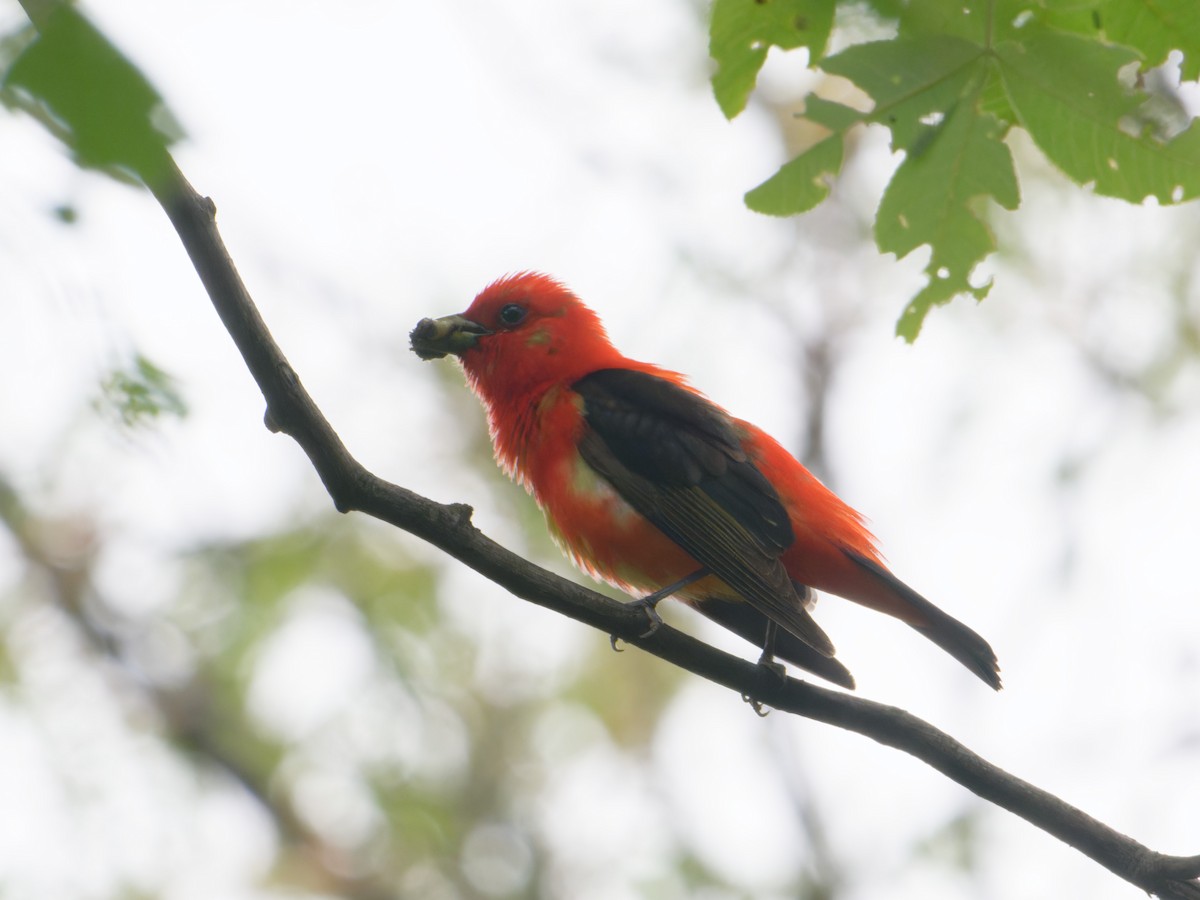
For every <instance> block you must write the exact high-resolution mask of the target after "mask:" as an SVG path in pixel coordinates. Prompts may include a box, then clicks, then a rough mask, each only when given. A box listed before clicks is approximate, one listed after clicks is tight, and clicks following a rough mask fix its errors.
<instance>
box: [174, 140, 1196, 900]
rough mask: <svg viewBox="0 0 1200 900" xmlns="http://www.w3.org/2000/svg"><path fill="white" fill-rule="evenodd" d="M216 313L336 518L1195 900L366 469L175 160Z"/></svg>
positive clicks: (970, 763) (904, 742) (1109, 847)
mask: <svg viewBox="0 0 1200 900" xmlns="http://www.w3.org/2000/svg"><path fill="white" fill-rule="evenodd" d="M152 190H153V191H154V195H155V197H156V198H157V199H158V201H159V203H160V204H161V205H162V207H163V209H164V210H165V211H166V213H167V215H168V217H169V218H170V219H171V222H172V224H173V225H174V226H175V229H176V231H177V232H178V233H179V236H180V239H181V240H182V241H183V245H184V248H185V249H186V250H187V253H188V256H189V257H190V258H191V260H192V262H193V264H194V265H195V267H196V271H197V272H198V273H199V275H200V278H201V280H202V281H203V283H204V286H205V288H206V289H207V291H208V294H209V296H210V298H211V299H212V302H213V305H214V306H215V307H216V310H217V313H218V315H220V317H221V320H222V322H224V323H225V327H226V328H227V329H228V331H229V333H230V335H231V336H232V338H233V340H234V343H235V344H236V345H237V347H238V349H239V351H241V354H242V356H243V358H244V359H245V361H246V365H247V366H248V367H249V369H250V372H251V374H252V375H253V376H254V379H255V381H256V382H257V383H258V386H259V388H260V389H261V390H262V392H263V396H264V397H265V398H266V401H267V424H268V427H270V428H271V429H272V430H274V431H282V432H284V433H285V434H287V435H289V436H291V437H292V438H293V439H295V440H296V442H297V443H299V444H300V446H301V447H302V448H303V450H304V452H305V453H306V454H307V455H308V457H309V459H310V460H311V461H312V464H313V466H314V467H315V468H316V470H317V474H318V475H319V476H320V478H321V481H322V482H323V483H324V485H325V487H326V489H327V490H328V491H329V494H330V496H331V497H332V498H333V502H334V505H335V506H336V507H337V509H338V510H339V511H341V512H349V511H351V510H357V511H360V512H364V513H367V514H368V515H371V516H374V517H376V518H379V519H382V520H383V521H386V522H390V523H391V524H393V525H395V526H397V527H398V528H402V529H404V530H405V531H408V532H410V533H412V534H414V535H416V536H417V537H420V538H422V539H424V540H426V541H428V542H429V543H431V544H433V545H435V546H436V547H438V548H440V549H442V550H444V551H445V552H446V553H448V554H449V555H450V556H453V557H454V558H455V559H457V560H459V561H460V562H463V563H465V564H466V565H468V566H470V567H471V568H472V569H474V570H475V571H477V572H479V573H480V574H482V575H484V576H485V577H487V578H489V579H491V580H492V581H494V582H496V583H497V584H499V585H501V586H502V587H504V588H506V589H507V590H509V591H511V592H512V593H513V594H515V595H516V596H518V597H521V598H522V599H524V600H528V601H530V602H532V603H536V604H538V605H539V606H544V607H546V608H547V609H552V610H554V611H556V612H559V613H562V614H563V615H566V616H570V617H571V618H573V619H576V620H577V621H580V622H583V623H585V624H587V625H591V626H592V627H594V628H597V629H599V630H600V631H602V632H604V633H606V634H614V635H617V636H618V637H620V638H621V639H622V640H624V641H626V642H628V643H631V644H635V645H636V646H638V647H640V648H642V649H643V650H645V651H647V652H648V653H652V654H654V655H655V656H657V657H659V658H661V659H663V660H666V661H667V662H670V663H673V664H674V665H677V666H680V667H681V668H684V669H686V670H688V671H689V672H692V673H694V674H696V675H699V676H701V677H703V678H707V679H708V680H710V681H713V682H715V683H717V684H720V685H723V686H725V687H727V688H729V689H730V690H732V691H734V692H736V693H738V694H741V695H743V696H744V697H747V698H752V699H753V700H755V701H758V702H761V703H763V704H766V705H768V706H770V707H773V708H774V709H777V710H781V711H785V712H790V713H794V714H796V715H799V716H804V717H806V718H810V719H815V720H817V721H820V722H825V723H827V724H830V725H836V726H838V727H839V728H845V729H847V730H849V731H855V732H858V733H859V734H862V735H865V736H867V737H869V738H871V739H873V740H875V741H878V742H879V743H881V744H885V745H887V746H889V747H895V748H897V749H899V750H903V751H904V752H906V753H909V754H911V755H913V756H915V757H917V758H918V759H920V760H922V761H924V762H925V763H927V764H928V765H930V766H932V767H933V768H935V769H937V770H938V771H939V772H941V773H942V774H944V775H946V776H947V777H948V778H951V779H953V780H954V781H957V782H958V783H959V784H961V785H962V786H963V787H965V788H967V789H968V790H970V791H973V792H974V793H976V794H978V795H979V796H980V797H982V798H984V799H985V800H989V801H991V802H992V803H995V804H996V805H997V806H1001V807H1003V808H1004V809H1007V810H1009V811H1010V812H1013V813H1015V814H1016V815H1018V816H1020V817H1022V818H1023V819H1025V820H1027V821H1028V822H1030V823H1032V824H1033V825H1035V826H1037V827H1038V828H1041V829H1042V830H1044V831H1046V832H1047V833H1049V834H1051V835H1053V836H1054V837H1056V838H1058V839H1059V840H1061V841H1064V842H1065V843H1067V844H1069V845H1070V846H1072V847H1075V848H1076V849H1077V850H1079V851H1080V852H1081V853H1083V854H1085V855H1086V856H1088V857H1090V858H1091V859H1093V860H1095V861H1096V862H1098V863H1099V864H1100V865H1102V866H1104V867H1105V868H1107V869H1108V870H1110V871H1111V872H1113V873H1114V874H1116V875H1118V876H1120V877H1121V878H1123V879H1125V880H1126V881H1128V882H1130V883H1131V884H1134V885H1137V886H1138V887H1139V888H1142V889H1143V890H1145V891H1147V892H1148V893H1150V894H1152V895H1155V896H1158V897H1163V898H1185V900H1200V880H1198V879H1200V856H1194V857H1179V856H1167V855H1165V854H1161V853H1156V852H1154V851H1152V850H1150V849H1149V848H1147V847H1145V846H1144V845H1142V844H1140V843H1138V842H1137V841H1134V840H1133V839H1131V838H1129V837H1126V836H1125V835H1123V834H1120V833H1119V832H1117V831H1115V830H1114V829H1112V828H1110V827H1108V826H1107V825H1105V824H1104V823H1102V822H1099V821H1097V820H1096V819H1094V818H1092V817H1091V816H1089V815H1087V814H1086V813H1084V812H1082V811H1080V810H1078V809H1076V808H1075V807H1073V806H1070V805H1069V804H1067V803H1065V802H1063V801H1062V800H1060V799H1059V798H1058V797H1056V796H1054V795H1053V794H1050V793H1048V792H1046V791H1044V790H1042V789H1040V788H1037V787H1035V786H1034V785H1032V784H1030V783H1028V782H1026V781H1023V780H1021V779H1019V778H1017V777H1015V776H1013V775H1010V774H1009V773H1008V772H1005V771H1004V770H1003V769H1000V768H998V767H997V766H995V765H992V764H991V763H989V762H988V761H987V760H985V759H983V758H982V757H980V756H979V755H977V754H976V753H974V752H972V751H971V750H969V749H968V748H966V747H965V746H963V745H962V744H960V743H959V742H958V741H956V740H954V739H953V738H952V737H950V736H949V735H947V734H945V733H944V732H942V731H940V730H938V729H937V728H935V727H934V726H932V725H930V724H929V723H928V722H925V721H923V720H922V719H919V718H917V717H916V716H913V715H911V714H910V713H908V712H905V711H904V710H902V709H897V708H895V707H891V706H885V705H883V704H880V703H875V702H872V701H870V700H864V699H862V698H860V697H855V696H852V695H849V694H843V693H839V692H837V691H833V690H829V689H826V688H822V687H818V686H816V685H812V684H809V683H807V682H804V681H800V680H797V679H794V678H786V679H783V680H781V679H780V678H779V677H778V675H777V674H776V673H775V672H772V671H769V670H768V669H767V668H765V667H763V666H758V665H755V664H752V663H749V662H746V661H745V660H742V659H739V658H738V657H735V656H732V655H730V654H728V653H724V652H722V651H720V650H717V649H715V648H713V647H711V646H709V645H707V644H704V643H703V642H701V641H698V640H696V639H695V638H692V637H689V636H688V635H686V634H684V633H682V632H680V631H678V630H676V629H674V628H671V627H670V626H667V625H664V626H663V627H661V628H659V629H658V630H657V631H655V632H654V633H653V634H652V635H651V636H649V637H641V636H640V634H641V632H643V631H644V629H645V617H644V615H643V614H642V613H641V612H640V611H638V610H634V609H630V608H627V607H626V606H625V605H624V604H622V603H619V602H617V601H615V600H611V599H609V598H607V597H605V596H603V595H602V594H598V593H596V592H595V591H591V590H588V589H587V588H584V587H582V586H580V585H578V584H575V583H573V582H570V581H567V580H565V579H563V578H560V577H558V576H556V575H553V574H551V573H550V572H547V571H545V570H544V569H541V568H539V567H537V566H535V565H533V564H532V563H530V562H528V561H527V560H525V559H522V558H521V557H519V556H517V555H516V554H514V553H511V552H510V551H508V550H506V549H504V548H503V547H501V546H500V545H499V544H497V543H495V542H494V541H492V540H490V539H489V538H487V537H486V536H485V535H484V534H482V533H481V532H480V531H479V530H478V529H477V528H475V527H474V526H473V525H472V524H471V508H470V507H468V506H465V505H463V504H451V505H443V504H440V503H436V502H434V501H432V500H429V499H427V498H425V497H422V496H419V495H417V494H414V493H413V492H411V491H408V490H405V489H404V488H402V487H399V486H397V485H394V484H390V483H388V482H386V481H384V480H383V479H381V478H378V477H377V476H375V475H373V474H372V473H370V472H369V471H367V470H366V469H365V468H364V467H363V466H362V465H361V464H360V463H359V462H358V461H357V460H355V459H354V457H353V456H351V455H350V452H349V451H348V450H347V449H346V447H345V445H344V444H343V443H342V442H341V439H340V438H339V437H338V436H337V434H336V433H335V432H334V430H333V428H332V426H331V425H330V424H329V422H328V420H326V419H325V417H324V415H322V413H321V411H320V410H319V409H318V408H317V406H316V405H315V404H314V403H313V401H312V398H311V397H310V396H309V395H308V393H307V391H305V389H304V387H303V385H302V384H301V383H300V379H299V377H298V376H297V375H296V373H295V371H294V370H293V369H292V367H291V365H289V363H288V361H287V359H286V358H285V357H284V355H283V353H282V351H281V350H280V349H279V347H278V345H277V344H276V343H275V341H274V339H273V338H272V337H271V334H270V332H269V331H268V329H267V326H266V323H265V322H264V321H263V319H262V317H261V316H260V315H259V313H258V310H257V309H256V307H255V306H254V303H253V301H252V300H251V298H250V295H249V293H248V292H247V290H246V287H245V285H244V284H243V283H242V281H241V278H240V277H239V276H238V273H237V270H236V268H235V267H234V265H233V263H232V261H231V260H230V258H229V254H228V252H227V251H226V249H225V246H224V244H223V242H222V241H221V237H220V234H219V233H218V231H217V227H216V219H215V214H216V208H215V206H214V204H213V203H212V201H211V200H209V199H207V198H204V197H201V196H200V195H198V194H197V193H196V192H195V191H194V190H193V189H192V187H191V185H190V184H188V182H187V180H186V179H185V178H184V177H183V175H182V174H181V173H180V172H179V170H178V169H177V168H176V167H175V165H174V163H173V162H172V163H171V164H170V166H169V174H168V177H167V178H166V179H164V180H163V181H162V182H161V183H159V184H157V185H154V186H153V187H152Z"/></svg>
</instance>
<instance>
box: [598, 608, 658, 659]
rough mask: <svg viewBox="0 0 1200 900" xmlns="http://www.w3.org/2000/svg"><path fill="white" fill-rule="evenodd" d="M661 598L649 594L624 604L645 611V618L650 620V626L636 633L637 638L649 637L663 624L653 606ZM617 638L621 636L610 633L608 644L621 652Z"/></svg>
mask: <svg viewBox="0 0 1200 900" xmlns="http://www.w3.org/2000/svg"><path fill="white" fill-rule="evenodd" d="M661 599H662V597H660V596H656V595H654V594H651V595H650V596H649V597H642V598H641V599H639V600H631V601H629V603H627V604H626V606H630V607H634V608H638V609H641V610H642V611H643V612H645V614H646V618H647V619H649V620H650V627H649V628H647V629H646V630H645V631H643V632H642V633H641V634H639V635H638V639H639V640H645V639H646V638H648V637H651V636H652V635H653V634H654V633H655V632H656V631H658V629H659V628H661V627H662V626H663V620H662V616H660V615H659V614H658V610H656V609H655V608H654V607H656V606H658V601H659V600H661ZM619 640H621V636H620V635H619V634H610V635H609V636H608V643H609V646H611V647H612V648H613V650H615V651H616V652H617V653H621V652H623V651H622V650H621V648H620V647H618V646H617V641H619Z"/></svg>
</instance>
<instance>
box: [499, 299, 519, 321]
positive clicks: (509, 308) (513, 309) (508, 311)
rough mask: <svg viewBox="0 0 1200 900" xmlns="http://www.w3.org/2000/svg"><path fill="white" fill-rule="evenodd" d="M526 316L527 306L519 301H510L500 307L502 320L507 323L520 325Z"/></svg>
mask: <svg viewBox="0 0 1200 900" xmlns="http://www.w3.org/2000/svg"><path fill="white" fill-rule="evenodd" d="M524 318H525V307H523V306H521V305H520V304H519V303H509V304H507V305H506V306H504V307H502V308H501V309H500V321H501V322H502V323H503V324H505V325H520V324H521V320H522V319H524Z"/></svg>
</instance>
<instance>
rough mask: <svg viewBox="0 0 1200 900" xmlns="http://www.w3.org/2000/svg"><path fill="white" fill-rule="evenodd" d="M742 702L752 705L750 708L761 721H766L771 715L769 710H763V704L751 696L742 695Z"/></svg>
mask: <svg viewBox="0 0 1200 900" xmlns="http://www.w3.org/2000/svg"><path fill="white" fill-rule="evenodd" d="M742 700H743V701H744V702H746V703H749V704H750V708H751V709H752V710H754V714H755V715H756V716H758V717H759V718H760V719H765V718H766V717H767V716H769V715H770V714H771V711H770V710H769V709H763V702H762V701H761V700H759V699H758V698H757V697H751V696H750V695H749V694H742Z"/></svg>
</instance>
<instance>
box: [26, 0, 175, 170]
mask: <svg viewBox="0 0 1200 900" xmlns="http://www.w3.org/2000/svg"><path fill="white" fill-rule="evenodd" d="M4 86H5V88H6V90H7V92H9V93H10V94H15V95H16V96H17V98H18V99H19V100H20V101H21V102H22V105H23V106H25V107H26V108H27V109H30V111H32V112H35V113H36V112H39V111H44V112H45V115H44V116H43V120H44V121H47V124H48V125H49V126H50V127H51V128H52V130H54V131H55V132H56V134H58V136H59V137H61V138H62V139H63V140H64V141H65V142H66V143H67V144H68V146H70V147H71V149H72V151H73V152H74V154H75V157H76V159H77V160H78V162H79V163H80V164H81V165H85V166H94V167H97V168H102V169H115V170H118V171H124V172H129V173H134V174H136V175H138V176H139V177H141V178H142V179H143V180H144V181H152V180H154V179H156V178H157V177H158V174H159V173H160V172H161V170H162V167H163V166H164V165H165V164H166V160H167V157H166V152H165V150H166V148H167V146H168V145H169V144H170V143H172V142H173V141H175V140H177V139H178V138H179V137H180V136H181V134H180V130H179V128H178V125H177V124H176V123H175V121H174V119H173V118H172V117H171V116H170V114H169V112H168V111H167V109H166V107H165V105H164V103H163V101H162V98H161V97H160V96H159V94H158V92H157V91H156V90H155V89H154V88H153V87H152V86H151V84H150V82H149V81H147V80H146V78H145V76H144V75H142V73H141V72H140V71H138V69H137V68H136V67H135V66H134V65H133V64H132V63H131V62H129V60H127V59H126V58H125V57H124V56H122V55H121V53H120V51H118V50H117V49H116V48H115V47H114V46H113V45H112V44H110V43H109V42H108V40H107V39H106V38H105V37H104V36H103V35H102V34H100V32H99V31H97V30H96V28H95V27H94V26H93V25H92V24H91V23H90V22H89V21H88V20H87V19H86V18H84V17H83V16H82V15H81V14H80V13H78V12H76V11H75V10H74V9H73V8H72V7H70V6H66V5H65V4H64V5H60V6H59V7H58V8H57V9H56V10H55V12H54V13H53V15H52V16H51V17H50V18H49V20H48V21H47V22H46V24H45V25H44V26H43V27H42V28H41V32H40V34H39V35H38V37H37V38H36V39H35V40H34V41H32V42H31V43H30V44H29V45H28V46H27V47H26V48H25V49H24V51H23V52H22V53H21V54H20V56H18V57H17V59H16V61H15V62H14V63H13V64H12V66H11V67H10V68H9V70H8V73H7V75H6V77H5V80H4Z"/></svg>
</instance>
